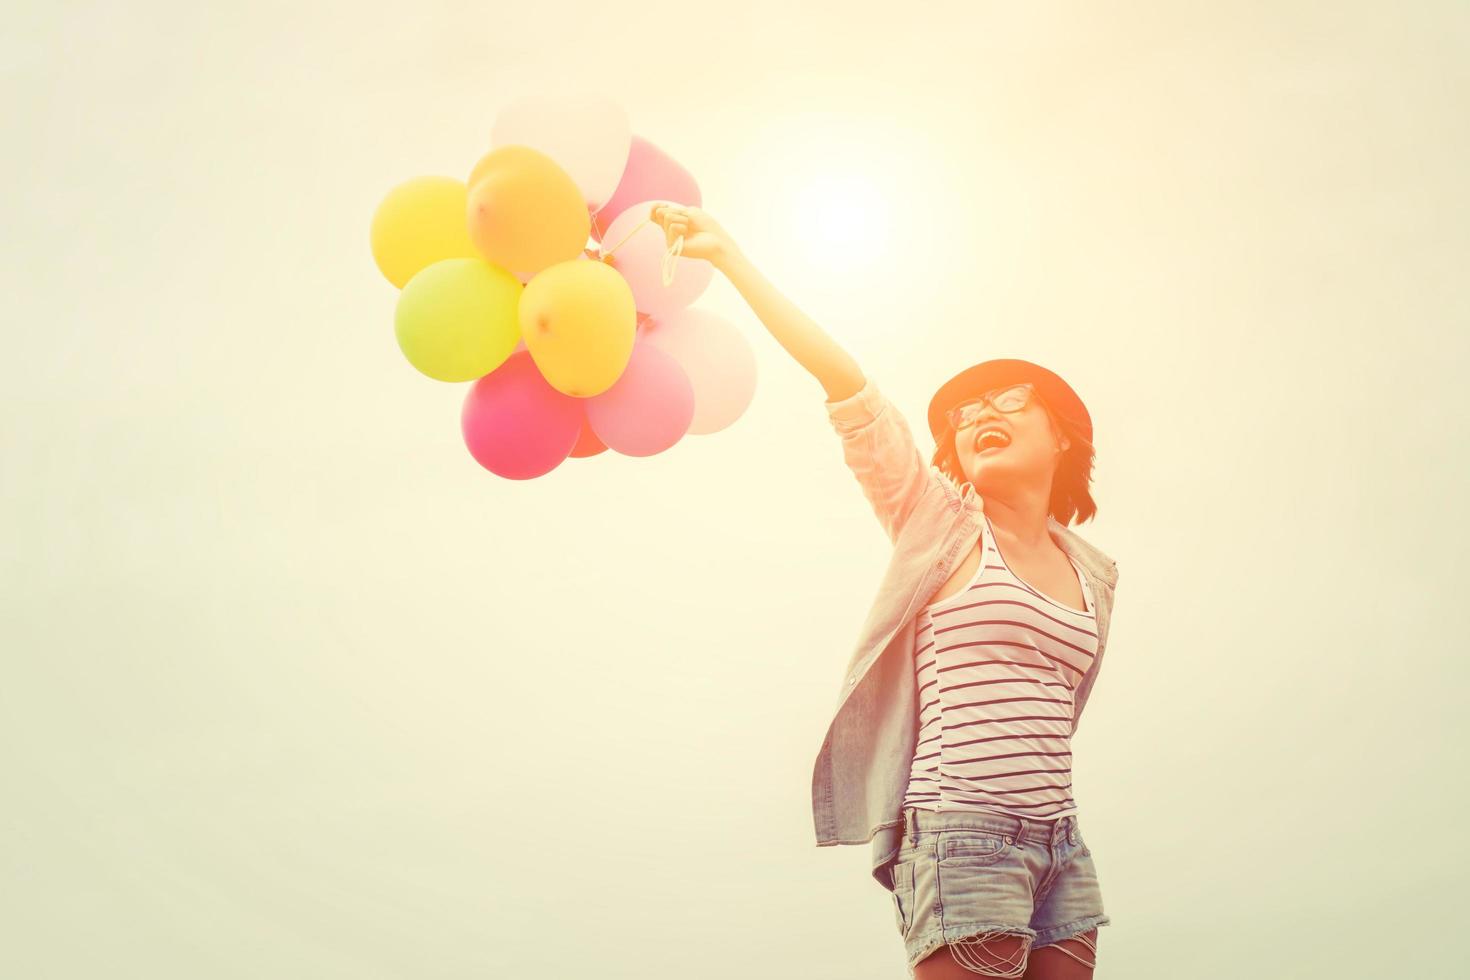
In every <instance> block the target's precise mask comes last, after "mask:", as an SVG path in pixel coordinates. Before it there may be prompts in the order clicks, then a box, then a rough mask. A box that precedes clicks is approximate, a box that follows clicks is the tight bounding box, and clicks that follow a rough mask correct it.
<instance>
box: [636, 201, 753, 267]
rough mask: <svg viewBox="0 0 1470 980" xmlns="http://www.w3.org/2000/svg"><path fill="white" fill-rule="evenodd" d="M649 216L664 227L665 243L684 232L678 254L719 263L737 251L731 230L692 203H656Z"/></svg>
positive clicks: (672, 241) (670, 241) (670, 242)
mask: <svg viewBox="0 0 1470 980" xmlns="http://www.w3.org/2000/svg"><path fill="white" fill-rule="evenodd" d="M649 218H651V219H652V220H653V221H654V222H655V223H656V224H658V225H659V226H660V227H661V228H663V230H664V242H665V244H666V245H668V246H670V247H672V246H673V244H674V240H675V239H677V238H678V237H679V236H680V235H683V236H684V247H683V249H682V250H681V251H680V253H679V254H680V255H682V256H683V257H685V258H690V259H705V260H707V261H709V262H711V263H712V264H714V265H716V266H718V265H719V264H720V263H721V262H723V261H724V260H725V259H727V258H729V257H730V256H731V255H733V254H735V251H736V249H735V242H734V241H733V240H731V238H730V234H729V232H727V231H725V229H724V228H723V227H721V225H720V223H719V222H718V221H716V220H715V219H714V218H711V217H710V216H709V214H708V213H707V212H705V211H703V210H701V209H699V208H697V207H694V206H693V205H692V204H655V205H654V206H653V208H652V209H651V211H650V213H649Z"/></svg>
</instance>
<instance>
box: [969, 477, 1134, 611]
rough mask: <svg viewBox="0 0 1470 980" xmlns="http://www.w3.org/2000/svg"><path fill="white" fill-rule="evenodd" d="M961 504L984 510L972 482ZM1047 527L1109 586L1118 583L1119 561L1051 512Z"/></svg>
mask: <svg viewBox="0 0 1470 980" xmlns="http://www.w3.org/2000/svg"><path fill="white" fill-rule="evenodd" d="M960 500H961V504H962V505H963V506H964V507H965V508H966V509H967V510H969V511H971V512H972V513H973V515H974V516H976V517H978V516H979V515H980V513H981V511H982V510H984V501H982V500H981V498H980V495H979V494H977V493H976V492H975V488H974V487H973V486H971V485H970V484H968V483H967V484H965V487H964V492H963V495H962V496H961V498H960ZM1046 528H1047V531H1048V532H1049V533H1050V534H1051V536H1052V539H1053V540H1054V541H1056V543H1057V546H1058V547H1059V548H1061V549H1062V550H1063V551H1065V552H1066V553H1067V554H1068V555H1069V556H1071V557H1072V558H1075V559H1076V560H1077V562H1078V563H1079V564H1080V565H1082V567H1084V568H1086V569H1087V570H1088V571H1089V572H1091V573H1092V574H1093V576H1094V577H1096V578H1097V579H1099V580H1100V581H1101V582H1102V583H1103V584H1104V585H1106V586H1107V587H1108V588H1110V589H1111V588H1114V587H1115V586H1116V585H1117V584H1118V563H1117V562H1115V561H1113V559H1111V558H1109V557H1108V556H1107V554H1105V553H1104V552H1103V551H1102V549H1101V548H1097V547H1094V546H1093V545H1092V544H1089V543H1088V542H1087V541H1086V540H1085V539H1083V537H1082V535H1080V534H1078V533H1077V532H1076V531H1074V530H1072V529H1071V528H1069V527H1066V526H1065V525H1063V524H1062V522H1061V521H1059V520H1057V519H1056V518H1055V517H1053V516H1051V515H1050V514H1048V515H1046Z"/></svg>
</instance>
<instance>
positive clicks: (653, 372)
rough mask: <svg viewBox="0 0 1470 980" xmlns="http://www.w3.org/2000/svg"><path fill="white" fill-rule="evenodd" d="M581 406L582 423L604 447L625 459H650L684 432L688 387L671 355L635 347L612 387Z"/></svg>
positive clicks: (690, 411) (689, 413)
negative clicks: (640, 457) (639, 457)
mask: <svg viewBox="0 0 1470 980" xmlns="http://www.w3.org/2000/svg"><path fill="white" fill-rule="evenodd" d="M585 405H586V412H587V422H588V424H590V425H591V426H592V431H593V432H595V433H597V437H598V438H599V439H601V440H602V441H603V442H605V443H607V445H608V448H610V449H613V450H615V451H617V452H620V453H622V454H623V455H625V456H652V455H654V454H655V453H661V452H663V451H664V450H665V449H668V448H669V447H670V446H672V445H674V443H676V442H678V441H679V440H680V439H681V438H683V436H684V433H685V432H686V431H687V430H688V428H689V420H690V419H692V418H693V417H694V388H693V387H692V386H691V385H690V384H689V376H688V375H686V374H685V373H684V369H683V368H681V367H680V366H679V362H678V361H676V360H674V358H673V355H671V354H666V353H664V352H663V351H661V350H659V349H658V348H657V347H654V346H652V345H651V344H635V345H634V347H633V353H632V356H631V357H630V358H629V359H628V367H627V370H625V371H624V372H623V373H622V376H621V377H619V378H618V380H617V383H616V384H614V385H613V386H612V387H611V388H609V389H608V390H607V391H605V392H603V393H602V394H600V395H597V396H596V397H593V398H588V399H586V402H585Z"/></svg>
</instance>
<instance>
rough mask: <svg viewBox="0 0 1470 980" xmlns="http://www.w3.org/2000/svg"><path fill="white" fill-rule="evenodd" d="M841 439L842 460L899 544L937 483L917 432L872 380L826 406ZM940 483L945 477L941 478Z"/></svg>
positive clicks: (886, 528) (889, 534) (828, 402)
mask: <svg viewBox="0 0 1470 980" xmlns="http://www.w3.org/2000/svg"><path fill="white" fill-rule="evenodd" d="M823 404H824V405H826V407H827V415H828V419H829V421H830V422H831V423H832V428H833V429H835V430H836V432H837V434H838V436H840V437H841V439H842V455H843V459H844V460H845V461H846V462H847V467H848V469H850V470H852V473H853V475H854V476H856V477H857V481H858V485H859V486H860V487H862V491H863V495H864V496H866V497H867V498H868V503H869V504H871V505H872V508H873V513H874V514H875V515H877V517H878V522H879V523H880V524H882V525H883V530H884V531H885V532H886V533H887V535H888V540H889V541H891V542H895V543H896V542H897V541H898V536H899V533H900V532H901V531H902V530H903V526H904V524H905V523H906V522H907V521H908V519H909V517H910V516H911V515H912V514H913V512H914V507H915V506H916V505H917V504H918V502H919V499H920V498H921V497H922V496H923V495H924V493H925V491H926V490H928V489H929V487H930V486H931V485H932V481H933V479H934V478H935V476H934V474H935V471H934V469H933V468H932V467H931V466H930V465H929V463H928V462H927V461H926V460H925V459H924V457H923V456H921V455H920V454H919V447H918V446H917V445H916V444H915V442H914V435H913V431H912V430H911V429H910V428H909V423H908V420H907V419H906V418H904V416H903V413H902V412H900V411H899V410H898V407H897V406H896V405H894V404H893V403H892V402H890V401H889V400H888V398H887V397H886V396H885V395H884V394H883V393H882V392H881V391H879V390H878V386H877V385H876V384H875V383H874V382H873V380H872V379H871V378H865V379H864V381H863V387H862V388H861V389H860V390H859V391H858V392H857V393H856V394H854V395H852V396H851V397H848V398H844V399H842V400H840V401H835V402H834V401H826V402H823ZM939 478H940V479H942V478H943V477H939Z"/></svg>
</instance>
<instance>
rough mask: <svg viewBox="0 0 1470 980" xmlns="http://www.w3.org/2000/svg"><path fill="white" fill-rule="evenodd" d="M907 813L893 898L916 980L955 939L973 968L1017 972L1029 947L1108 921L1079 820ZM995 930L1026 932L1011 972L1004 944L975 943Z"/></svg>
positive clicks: (961, 957)
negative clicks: (925, 962)
mask: <svg viewBox="0 0 1470 980" xmlns="http://www.w3.org/2000/svg"><path fill="white" fill-rule="evenodd" d="M903 816H904V837H903V842H902V844H901V845H900V847H899V851H898V856H897V858H896V860H895V863H894V865H893V893H892V894H893V906H894V912H895V914H896V916H897V919H898V929H899V932H900V933H901V934H902V936H903V943H904V949H905V950H906V952H907V954H908V968H909V976H910V977H912V976H913V975H914V966H915V964H917V963H918V962H919V961H920V960H922V959H924V958H925V957H926V956H929V955H930V954H931V953H933V952H934V951H935V950H937V949H938V948H939V947H940V946H943V945H945V944H949V943H955V944H958V947H959V948H958V949H952V950H951V952H952V954H953V955H954V958H955V960H956V961H957V962H959V963H960V964H961V965H962V966H965V967H966V968H967V969H970V970H971V971H972V972H975V973H980V974H981V975H989V976H1001V977H1004V976H1014V977H1018V976H1020V975H1021V974H1022V973H1023V972H1024V971H1025V968H1026V959H1027V957H1028V956H1029V954H1030V951H1031V950H1032V949H1035V948H1036V947H1038V946H1046V945H1050V944H1052V943H1058V942H1061V941H1062V940H1064V939H1069V938H1071V937H1073V936H1077V935H1080V934H1081V933H1084V932H1087V931H1088V930H1089V929H1092V928H1094V927H1096V926H1104V925H1107V924H1108V922H1109V919H1108V917H1107V915H1105V914H1104V913H1103V904H1102V891H1101V890H1100V889H1099V887H1098V881H1097V869H1096V868H1095V867H1093V863H1092V852H1091V851H1090V850H1088V849H1087V844H1086V842H1085V841H1083V839H1082V834H1081V833H1080V832H1079V831H1078V829H1077V819H1076V817H1075V816H1066V817H1062V818H1061V819H1059V820H1027V819H1022V818H1020V817H1012V816H1007V815H1005V814H1000V813H987V812H984V811H978V810H969V811H966V810H944V811H940V812H938V813H936V812H933V811H930V810H921V809H915V808H914V807H904V810H903ZM993 932H1001V933H1011V934H1013V935H1018V936H1022V937H1024V939H1023V943H1022V947H1021V949H1020V952H1019V953H1018V954H1013V955H1012V956H1011V960H1012V962H1011V964H1010V967H1009V968H1008V967H1007V966H1006V965H1005V962H1004V957H1003V956H998V955H997V953H995V952H994V951H993V950H994V949H996V948H997V947H992V950H991V951H988V950H983V949H981V950H977V949H976V946H975V944H976V943H977V942H983V941H984V940H976V939H974V938H972V937H975V936H977V935H979V934H983V933H993ZM1011 945H1014V944H1011ZM1068 945H1069V947H1070V948H1075V947H1076V946H1077V944H1075V943H1074V944H1068ZM1084 952H1085V951H1084ZM1091 960H1092V958H1091V957H1089V959H1088V961H1091ZM1085 962H1086V961H1085ZM972 963H973V964H975V965H971V964H972ZM982 965H983V966H984V969H981V968H980V967H981V966H982ZM986 970H989V971H990V972H989V973H988V974H987V973H986Z"/></svg>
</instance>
